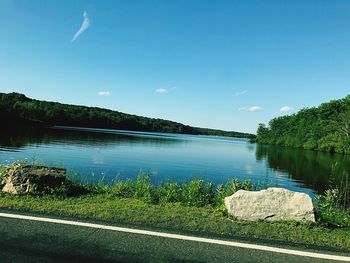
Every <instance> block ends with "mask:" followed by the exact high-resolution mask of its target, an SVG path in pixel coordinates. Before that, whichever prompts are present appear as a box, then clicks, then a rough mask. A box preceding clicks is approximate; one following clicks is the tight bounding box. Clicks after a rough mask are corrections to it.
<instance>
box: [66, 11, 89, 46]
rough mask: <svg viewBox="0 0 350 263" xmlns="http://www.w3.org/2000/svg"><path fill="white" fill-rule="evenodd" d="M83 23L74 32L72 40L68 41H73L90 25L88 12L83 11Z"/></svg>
mask: <svg viewBox="0 0 350 263" xmlns="http://www.w3.org/2000/svg"><path fill="white" fill-rule="evenodd" d="M83 18H84V20H83V23H82V24H81V26H80V29H79V30H78V31H77V32H76V33H75V34H74V36H73V38H72V40H71V41H70V42H74V41H75V40H76V39H77V38H78V37H79V36H80V35H81V34H82V33H84V31H86V30H87V29H88V28H89V27H90V24H91V23H90V19H89V18H88V13H87V12H86V11H84V13H83Z"/></svg>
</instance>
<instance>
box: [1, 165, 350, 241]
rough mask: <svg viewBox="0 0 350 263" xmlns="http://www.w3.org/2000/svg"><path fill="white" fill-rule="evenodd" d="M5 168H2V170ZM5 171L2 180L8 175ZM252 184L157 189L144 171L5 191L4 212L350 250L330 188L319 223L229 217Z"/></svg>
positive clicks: (348, 222)
mask: <svg viewBox="0 0 350 263" xmlns="http://www.w3.org/2000/svg"><path fill="white" fill-rule="evenodd" d="M0 168H1V167H0ZM3 171H4V170H3V168H1V169H0V177H1V175H4V174H5V172H3ZM255 188H256V186H253V185H252V184H251V182H250V181H249V180H247V181H244V182H240V181H238V180H237V179H233V180H230V181H228V182H227V183H226V184H225V185H222V184H220V185H217V186H214V185H213V183H211V182H207V181H204V180H200V179H194V180H191V181H188V182H184V183H181V184H180V183H175V182H166V183H163V184H160V185H153V184H151V182H150V178H149V176H147V175H146V174H145V173H140V174H139V175H138V176H137V178H136V179H135V180H130V179H129V180H124V181H118V182H116V183H115V184H113V185H103V184H97V185H96V184H95V185H89V184H75V183H72V182H70V181H68V182H67V183H66V184H65V185H63V186H62V187H60V188H58V189H55V190H52V189H47V191H45V192H41V193H31V194H24V195H11V194H6V193H2V192H0V209H1V208H2V209H10V210H16V211H27V212H35V213H43V214H51V215H59V216H69V217H77V218H84V219H91V220H102V221H109V222H115V223H123V224H136V225H146V226H152V227H156V228H166V229H176V230H180V231H195V232H197V233H206V234H215V235H223V236H235V237H242V238H245V237H249V238H258V239H264V240H279V241H285V242H293V243H301V244H313V245H319V246H329V247H338V248H349V247H350V212H349V210H346V209H343V208H341V207H340V206H339V204H338V202H337V193H338V192H337V191H336V190H330V191H328V192H326V194H325V196H320V197H318V198H317V199H316V203H315V205H316V206H315V212H316V217H317V223H298V222H265V221H258V222H248V221H238V220H235V219H234V218H232V217H229V216H228V215H227V213H226V209H225V207H224V205H223V198H224V197H225V196H229V195H231V194H233V193H234V192H236V191H237V190H239V189H246V190H252V189H255Z"/></svg>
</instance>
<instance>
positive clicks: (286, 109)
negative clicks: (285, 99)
mask: <svg viewBox="0 0 350 263" xmlns="http://www.w3.org/2000/svg"><path fill="white" fill-rule="evenodd" d="M292 110H293V108H292V107H289V106H283V107H282V108H280V112H290V111H292Z"/></svg>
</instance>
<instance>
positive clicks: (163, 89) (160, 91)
mask: <svg viewBox="0 0 350 263" xmlns="http://www.w3.org/2000/svg"><path fill="white" fill-rule="evenodd" d="M156 92H157V93H167V92H169V90H168V89H166V88H159V89H156Z"/></svg>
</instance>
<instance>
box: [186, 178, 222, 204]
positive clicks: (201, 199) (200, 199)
mask: <svg viewBox="0 0 350 263" xmlns="http://www.w3.org/2000/svg"><path fill="white" fill-rule="evenodd" d="M214 197H215V193H214V185H213V183H211V182H205V181H204V180H200V179H194V180H191V181H189V182H188V183H184V184H183V185H182V202H183V203H185V204H188V205H192V206H206V205H209V204H213V203H214Z"/></svg>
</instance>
